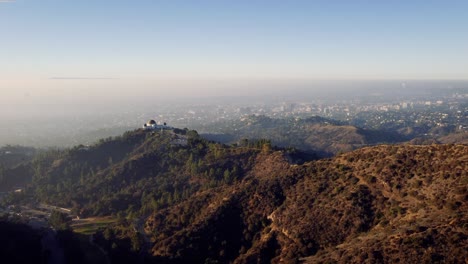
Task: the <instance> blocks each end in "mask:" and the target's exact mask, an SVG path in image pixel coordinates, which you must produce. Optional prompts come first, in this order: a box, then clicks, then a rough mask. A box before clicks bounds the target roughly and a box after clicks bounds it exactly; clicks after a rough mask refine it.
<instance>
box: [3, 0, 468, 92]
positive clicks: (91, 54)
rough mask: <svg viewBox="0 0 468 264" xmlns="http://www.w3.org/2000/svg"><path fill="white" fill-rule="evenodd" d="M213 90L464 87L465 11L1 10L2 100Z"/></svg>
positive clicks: (116, 2)
mask: <svg viewBox="0 0 468 264" xmlns="http://www.w3.org/2000/svg"><path fill="white" fill-rule="evenodd" d="M54 77H58V78H64V77H67V78H74V77H78V78H115V79H108V80H97V79H94V80H91V79H89V80H87V81H84V80H68V82H67V80H56V79H51V78H54ZM219 78H221V79H249V78H253V79H468V1H450V0H446V1H442V0H440V1H431V0H424V1H418V0H401V1H398V0H395V1H383V0H382V1H371V0H369V1H360V0H342V1H333V0H326V1H313V0H308V1H292V0H291V1H284V0H283V1H274V0H268V1H267V0H265V1H255V0H248V1H242V0H235V1H234V0H232V1H224V0H218V1H198V0H186V1H177V0H170V1H169V0H167V1H157V0H139V1H130V0H125V1H121V0H113V1H110V0H80V1H72V0H17V1H11V2H8V1H0V89H1V90H2V92H3V93H4V94H5V93H6V94H8V91H9V89H11V91H12V90H13V89H17V90H18V89H19V90H21V91H26V90H28V89H32V88H34V87H35V89H36V90H38V89H43V90H41V91H45V90H47V89H48V91H49V92H50V93H51V94H52V93H54V92H55V90H54V89H62V88H63V86H67V87H68V86H69V87H82V88H83V89H85V88H86V87H88V88H89V89H90V90H92V89H93V87H98V86H99V87H106V86H108V87H115V86H119V85H120V87H121V88H122V89H123V88H125V87H127V88H128V87H131V86H132V84H138V85H139V86H141V87H143V86H145V87H152V82H153V81H154V80H159V79H172V80H179V79H184V80H186V79H189V80H190V79H219ZM96 82H97V83H99V84H95V83H96ZM103 83H105V84H104V85H103ZM80 85H81V86H80ZM54 87H55V88H54ZM103 89H104V88H103ZM28 93H29V92H28ZM45 94H47V92H45Z"/></svg>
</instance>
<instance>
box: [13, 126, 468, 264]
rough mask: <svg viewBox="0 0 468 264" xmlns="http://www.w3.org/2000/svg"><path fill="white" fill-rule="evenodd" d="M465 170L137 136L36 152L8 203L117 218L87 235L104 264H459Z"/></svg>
mask: <svg viewBox="0 0 468 264" xmlns="http://www.w3.org/2000/svg"><path fill="white" fill-rule="evenodd" d="M467 161H468V146H466V145H426V146H414V145H398V146H391V145H380V146H374V147H366V148H361V149H359V150H355V151H353V152H349V153H345V154H341V155H338V156H336V157H333V158H329V159H321V160H316V159H315V158H314V157H311V156H306V155H305V154H304V153H302V152H299V151H296V150H294V149H280V148H275V147H274V146H272V145H271V142H270V141H269V140H256V141H249V140H244V141H240V142H238V143H237V144H235V145H229V146H228V145H223V144H220V143H216V142H212V141H208V140H206V139H204V138H202V137H200V136H199V135H198V133H197V132H196V131H190V130H180V129H174V130H165V131H157V132H156V131H144V130H136V131H131V132H127V133H125V134H124V135H122V136H120V137H116V138H109V139H105V140H101V141H100V142H99V143H97V144H95V145H93V146H77V147H74V148H72V149H68V150H51V151H46V152H41V153H39V154H37V155H36V156H35V157H34V158H33V159H32V160H31V161H25V162H23V163H21V164H20V165H21V166H24V167H25V168H28V169H29V170H30V171H31V172H32V176H31V179H30V181H29V182H28V183H27V184H26V185H25V189H24V191H23V192H20V193H18V194H14V195H10V196H9V197H7V200H8V201H9V202H11V203H14V202H16V203H22V202H23V203H27V202H31V201H34V202H40V203H45V204H52V205H56V206H61V207H65V208H71V210H72V212H73V214H76V215H79V216H80V217H81V218H86V217H95V216H109V217H114V218H116V219H118V221H116V222H114V223H113V224H111V225H108V226H107V227H103V228H101V229H99V230H98V231H97V232H96V233H95V234H94V236H93V241H95V242H94V243H95V244H96V245H99V247H100V248H101V249H102V250H104V251H105V252H106V254H107V255H108V256H109V259H110V261H111V262H114V263H125V262H127V263H128V262H143V261H144V262H148V263H189V262H190V263H229V262H232V263H270V262H273V263H297V262H299V261H305V262H309V263H362V262H366V261H367V262H369V263H389V262H391V263H393V262H395V263H412V262H416V261H418V262H422V263H437V262H439V263H443V262H445V263H464V262H465V260H467V259H468V247H467V246H466V245H467V244H468V232H467V230H468V229H467V223H468V215H467V212H468V164H467ZM304 162H305V163H304ZM12 177H13V176H12Z"/></svg>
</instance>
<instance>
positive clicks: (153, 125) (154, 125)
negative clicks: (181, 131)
mask: <svg viewBox="0 0 468 264" xmlns="http://www.w3.org/2000/svg"><path fill="white" fill-rule="evenodd" d="M143 129H145V130H158V129H160V130H165V129H173V128H172V127H170V126H168V125H167V124H166V123H163V124H162V125H158V123H156V121H154V120H153V119H151V120H150V121H148V122H146V124H144V125H143Z"/></svg>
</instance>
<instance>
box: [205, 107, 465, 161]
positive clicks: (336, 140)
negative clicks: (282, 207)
mask: <svg viewBox="0 0 468 264" xmlns="http://www.w3.org/2000/svg"><path fill="white" fill-rule="evenodd" d="M396 123H398V125H399V126H396V125H395V127H377V128H375V127H360V126H358V125H357V124H353V123H352V122H345V121H337V120H333V119H330V118H324V117H320V116H311V117H307V118H298V117H287V118H272V117H267V116H262V115H251V116H244V117H242V118H240V119H238V120H229V121H228V120H226V121H224V122H221V121H220V122H215V123H212V124H208V125H205V126H201V127H200V129H202V130H203V131H206V134H203V136H204V137H206V138H208V139H212V140H216V141H220V142H223V143H235V142H238V141H239V140H242V139H244V138H249V139H259V138H268V139H270V140H271V142H272V144H273V145H276V146H280V147H294V148H298V149H300V150H302V151H310V152H313V153H316V154H318V155H319V156H321V157H332V156H334V155H336V154H338V153H343V152H348V151H352V150H355V149H359V148H362V147H366V146H374V145H378V144H400V143H404V142H409V143H411V144H419V145H421V144H432V143H463V144H466V143H467V138H468V133H466V132H463V131H460V132H458V133H449V132H448V131H445V130H444V129H442V128H439V129H438V130H437V129H433V130H431V131H428V130H427V128H426V127H419V126H412V127H408V126H404V125H403V124H400V122H394V124H396ZM392 124H393V123H392ZM442 132H444V133H442Z"/></svg>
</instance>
